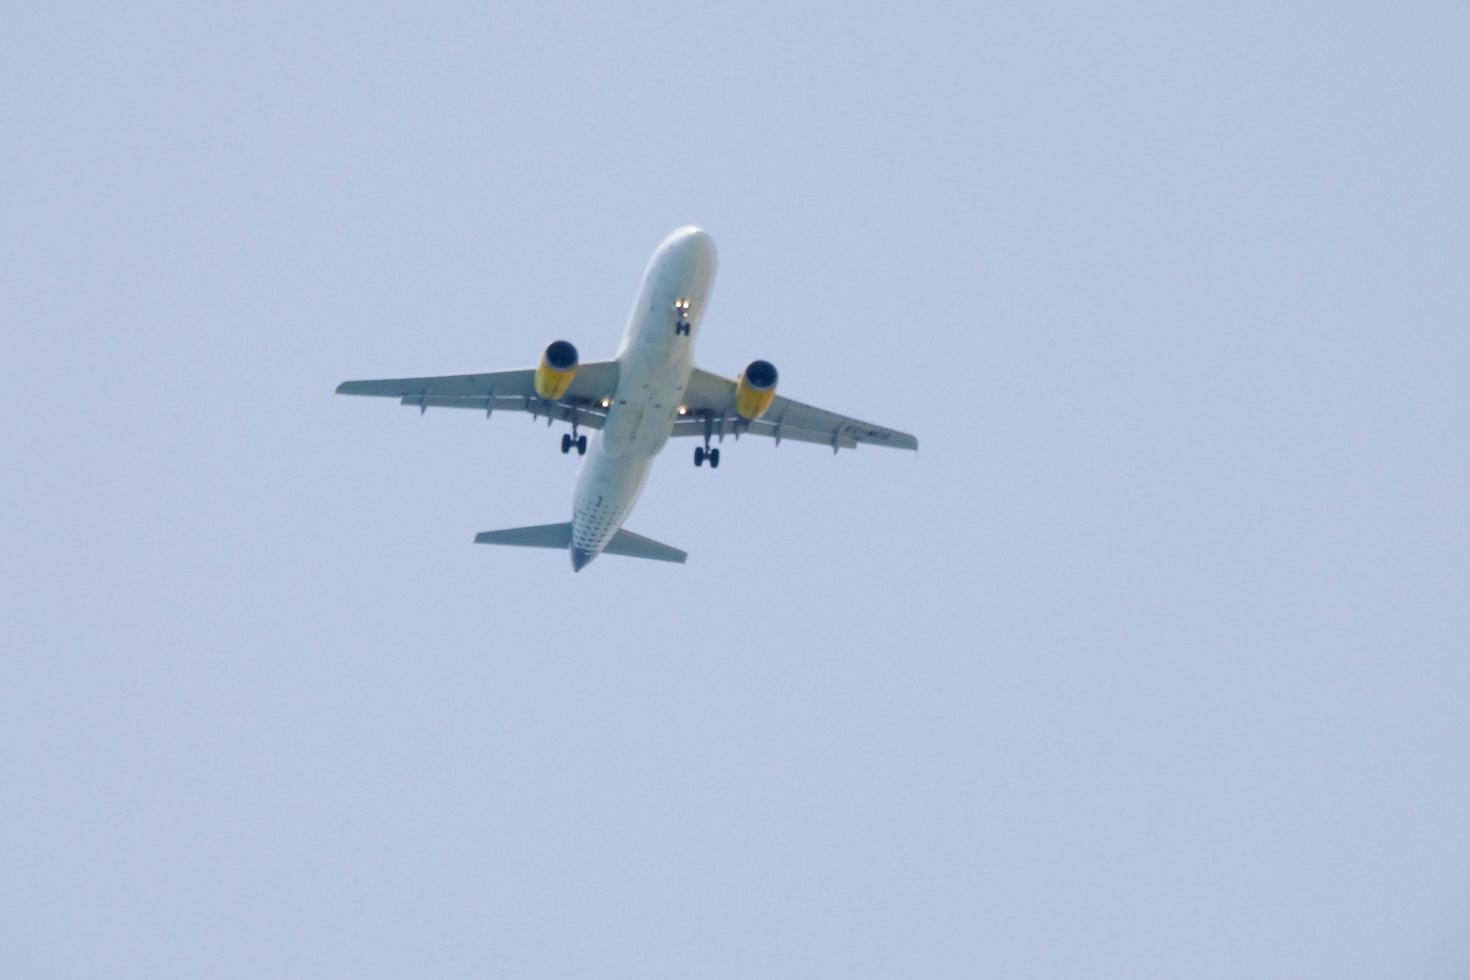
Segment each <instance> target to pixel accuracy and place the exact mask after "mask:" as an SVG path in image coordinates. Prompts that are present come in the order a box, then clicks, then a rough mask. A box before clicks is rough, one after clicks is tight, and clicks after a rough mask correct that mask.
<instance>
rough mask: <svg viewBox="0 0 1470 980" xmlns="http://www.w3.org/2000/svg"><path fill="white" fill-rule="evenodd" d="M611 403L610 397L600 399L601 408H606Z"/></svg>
mask: <svg viewBox="0 0 1470 980" xmlns="http://www.w3.org/2000/svg"><path fill="white" fill-rule="evenodd" d="M611 404H612V399H611V398H604V399H603V400H602V407H603V408H607V407H608V406H609V405H611Z"/></svg>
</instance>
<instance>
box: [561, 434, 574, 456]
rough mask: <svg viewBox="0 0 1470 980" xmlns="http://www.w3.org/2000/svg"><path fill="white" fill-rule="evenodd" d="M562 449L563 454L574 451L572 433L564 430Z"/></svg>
mask: <svg viewBox="0 0 1470 980" xmlns="http://www.w3.org/2000/svg"><path fill="white" fill-rule="evenodd" d="M561 451H562V454H563V455H565V454H567V453H569V452H571V451H572V436H571V433H568V432H563V433H562V434H561Z"/></svg>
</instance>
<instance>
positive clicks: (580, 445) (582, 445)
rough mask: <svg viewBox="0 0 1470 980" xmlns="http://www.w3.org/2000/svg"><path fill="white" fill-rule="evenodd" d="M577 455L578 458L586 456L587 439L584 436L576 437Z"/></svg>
mask: <svg viewBox="0 0 1470 980" xmlns="http://www.w3.org/2000/svg"><path fill="white" fill-rule="evenodd" d="M577 455H578V456H586V455H587V437H586V436H578V437H577Z"/></svg>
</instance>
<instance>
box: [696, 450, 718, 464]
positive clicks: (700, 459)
mask: <svg viewBox="0 0 1470 980" xmlns="http://www.w3.org/2000/svg"><path fill="white" fill-rule="evenodd" d="M694 465H695V466H703V465H704V447H703V446H695V447H694ZM710 465H714V464H713V463H711V464H710Z"/></svg>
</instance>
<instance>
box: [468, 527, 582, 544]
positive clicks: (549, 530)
mask: <svg viewBox="0 0 1470 980" xmlns="http://www.w3.org/2000/svg"><path fill="white" fill-rule="evenodd" d="M475 544H513V545H517V546H519V547H521V548H563V549H565V548H570V547H571V546H572V525H571V524H537V525H536V526H535V527H508V528H506V529H505V530H503V531H481V532H480V533H479V534H477V535H475Z"/></svg>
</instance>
